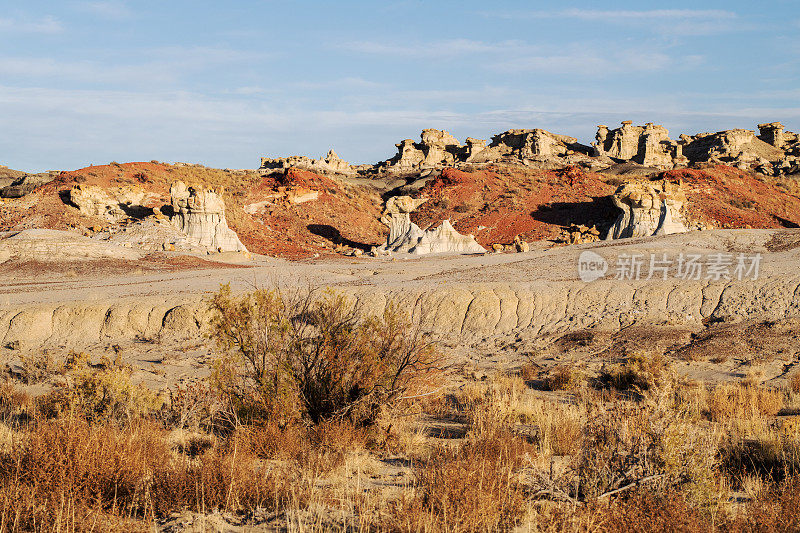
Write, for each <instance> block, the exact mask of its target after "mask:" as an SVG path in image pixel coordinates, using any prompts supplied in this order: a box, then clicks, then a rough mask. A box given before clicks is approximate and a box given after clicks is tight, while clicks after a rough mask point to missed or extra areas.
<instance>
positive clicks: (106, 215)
mask: <svg viewBox="0 0 800 533" xmlns="http://www.w3.org/2000/svg"><path fill="white" fill-rule="evenodd" d="M146 197H147V193H146V192H145V191H143V190H142V189H141V188H139V187H134V186H129V185H128V186H123V187H116V188H112V189H104V188H102V187H98V186H97V185H75V186H74V187H73V188H72V189H71V190H70V191H69V200H70V202H72V204H73V205H75V206H76V207H77V208H78V209H79V210H80V212H81V214H83V215H86V216H91V217H99V218H103V219H105V220H107V221H109V222H118V221H119V220H122V219H123V218H125V217H127V216H130V215H131V214H135V213H138V212H139V211H140V210H141V209H142V207H141V204H142V202H143V200H144V199H145V198H146Z"/></svg>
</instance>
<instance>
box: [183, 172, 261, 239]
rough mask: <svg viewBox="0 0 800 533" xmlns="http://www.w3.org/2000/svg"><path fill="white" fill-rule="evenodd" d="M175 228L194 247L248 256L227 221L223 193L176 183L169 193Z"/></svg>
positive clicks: (219, 190) (220, 190)
mask: <svg viewBox="0 0 800 533" xmlns="http://www.w3.org/2000/svg"><path fill="white" fill-rule="evenodd" d="M169 193H170V197H171V201H172V210H173V213H174V214H173V216H172V219H171V222H172V224H173V225H174V226H175V227H176V228H178V229H179V230H180V231H182V232H183V233H185V234H186V235H187V238H188V239H189V240H190V241H191V242H192V244H194V245H196V246H200V247H204V248H206V249H207V250H208V251H213V252H246V251H247V248H245V246H244V245H243V244H242V243H241V241H240V240H239V237H238V236H237V235H236V233H235V232H234V231H233V230H232V229H230V228H229V227H228V222H227V220H226V219H225V202H224V201H223V199H222V193H223V190H222V189H221V188H220V189H218V190H214V189H205V188H195V187H187V186H186V185H185V184H184V183H183V182H182V181H176V182H175V183H173V184H172V186H171V187H170V190H169Z"/></svg>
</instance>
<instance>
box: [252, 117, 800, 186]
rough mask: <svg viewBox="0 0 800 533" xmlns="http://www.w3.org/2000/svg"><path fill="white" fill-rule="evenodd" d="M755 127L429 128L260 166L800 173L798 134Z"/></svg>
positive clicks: (396, 171) (360, 171)
mask: <svg viewBox="0 0 800 533" xmlns="http://www.w3.org/2000/svg"><path fill="white" fill-rule="evenodd" d="M758 127H759V134H758V135H757V136H756V135H755V132H754V131H752V130H743V129H733V130H725V131H721V132H717V133H713V134H712V133H700V134H697V135H694V136H689V135H681V136H680V138H679V139H677V140H673V139H671V138H670V137H669V131H668V130H667V129H666V128H665V127H664V126H661V125H658V124H653V123H652V122H647V123H645V124H644V125H643V126H635V125H634V124H633V122H632V121H630V120H625V121H623V122H622V123H621V126H620V127H619V128H616V129H609V127H608V126H606V125H599V126H598V127H597V134H596V135H595V141H594V142H593V143H592V145H591V146H586V145H583V144H581V143H579V142H578V140H577V139H576V138H575V137H571V136H569V135H561V134H558V133H552V132H550V131H547V130H544V129H542V128H529V129H512V130H508V131H505V132H503V133H500V134H498V135H495V136H493V137H492V140H491V142H490V143H489V144H487V141H486V140H484V139H476V138H474V137H467V139H466V140H465V142H464V143H463V144H462V143H461V142H460V141H459V140H458V139H456V138H455V137H454V136H453V135H451V134H450V133H449V132H447V131H444V130H437V129H432V128H429V129H424V130H422V133H421V134H420V140H419V141H415V140H413V139H404V140H403V141H400V142H399V143H397V144H396V145H395V146H396V147H397V154H396V155H395V156H394V157H392V158H391V159H389V160H387V161H383V162H380V163H377V164H375V165H359V166H354V165H350V164H349V163H347V162H346V161H342V160H341V159H339V157H338V156H337V155H336V154H335V153H334V152H333V151H332V150H331V151H330V152H328V155H327V156H326V157H324V158H320V159H310V158H308V157H305V156H293V157H284V158H278V159H271V158H266V157H265V158H262V159H261V169H264V170H286V169H289V168H298V169H303V170H310V171H312V172H316V173H320V174H329V175H335V174H339V175H347V176H354V175H369V174H375V173H378V174H380V173H385V174H389V175H395V176H398V177H407V176H412V175H414V174H424V173H430V171H432V170H439V169H442V168H444V167H447V166H452V167H456V168H458V167H460V166H474V165H481V164H489V163H506V164H519V165H525V166H529V167H534V168H542V169H554V168H563V167H565V166H568V165H579V166H583V167H586V168H591V169H594V170H597V169H602V168H607V167H610V166H611V165H614V164H620V163H627V162H631V163H636V164H637V165H641V166H642V167H646V168H648V169H660V170H670V169H673V168H680V167H687V166H691V165H700V164H703V163H724V164H728V165H733V166H736V167H738V168H740V169H744V170H753V171H756V172H760V173H763V174H767V175H781V174H792V173H798V172H800V136H799V135H798V134H796V133H792V132H790V131H785V129H784V127H783V125H782V124H781V123H780V122H770V123H765V124H759V126H758Z"/></svg>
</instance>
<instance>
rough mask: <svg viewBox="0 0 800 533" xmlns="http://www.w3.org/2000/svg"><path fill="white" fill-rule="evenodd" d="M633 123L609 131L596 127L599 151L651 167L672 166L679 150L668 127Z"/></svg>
mask: <svg viewBox="0 0 800 533" xmlns="http://www.w3.org/2000/svg"><path fill="white" fill-rule="evenodd" d="M632 124H633V123H632V122H631V121H630V120H626V121H624V122H623V123H622V127H620V128H617V129H614V130H610V131H609V129H608V126H605V125H600V126H597V135H596V136H595V143H594V146H595V149H596V151H597V154H598V155H599V156H603V155H606V156H608V157H611V158H613V159H621V160H623V161H634V162H636V163H639V164H641V165H645V166H648V167H656V168H663V169H666V168H673V167H674V166H675V165H674V163H673V157H674V155H675V150H676V149H675V143H674V142H673V141H672V140H670V138H669V132H668V131H667V129H666V128H665V127H664V126H658V125H655V124H653V123H651V122H648V123H647V124H645V125H644V126H633V125H632Z"/></svg>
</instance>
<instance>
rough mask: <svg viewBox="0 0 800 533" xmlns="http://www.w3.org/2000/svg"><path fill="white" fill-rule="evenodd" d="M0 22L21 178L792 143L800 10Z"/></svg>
mask: <svg viewBox="0 0 800 533" xmlns="http://www.w3.org/2000/svg"><path fill="white" fill-rule="evenodd" d="M612 4H613V6H612ZM701 4H702V5H701ZM2 6H3V9H0V132H1V133H0V164H4V165H7V166H10V167H12V168H19V169H22V170H29V171H39V170H46V169H69V168H79V167H83V166H86V165H89V164H102V163H108V162H109V161H112V160H113V161H120V162H122V161H143V160H144V161H149V160H151V159H158V160H162V161H187V162H199V163H203V164H207V165H209V166H218V167H231V168H254V167H256V166H258V162H259V158H260V157H261V156H262V155H268V156H273V157H275V156H282V155H294V154H300V155H309V156H313V157H319V156H320V155H323V154H324V153H325V152H326V151H327V150H328V149H329V148H334V149H335V150H336V151H337V152H338V153H339V155H340V156H341V157H342V158H344V159H347V160H349V161H352V162H357V163H361V162H376V161H379V160H382V159H386V158H388V157H390V156H392V155H393V153H394V146H393V144H394V143H396V142H399V141H400V140H401V139H404V138H415V139H416V138H418V136H419V131H420V130H421V129H422V128H424V127H434V128H441V129H447V130H448V131H450V132H451V133H453V134H454V135H456V136H457V137H459V138H461V139H464V138H465V137H467V136H473V137H479V138H489V136H490V135H492V134H494V133H498V132H500V131H504V130H506V129H509V128H514V127H542V128H546V129H549V130H551V131H554V132H556V133H566V134H570V135H574V136H577V137H578V138H579V139H580V140H582V141H584V142H588V141H590V140H592V139H593V137H594V132H595V126H596V125H597V124H599V123H605V124H609V125H614V124H618V123H619V122H620V121H621V120H625V119H631V120H634V121H636V122H637V123H639V122H645V121H652V122H656V123H660V124H664V125H665V126H666V127H667V128H668V129H669V130H670V133H671V135H672V136H673V138H674V137H677V136H678V135H679V134H680V133H696V132H699V131H717V130H721V129H727V128H733V127H742V128H750V129H754V128H755V125H756V123H758V122H763V121H773V120H781V121H783V122H784V124H785V125H786V126H787V128H788V129H790V130H793V131H797V130H800V1H798V0H783V1H781V0H774V1H763V2H752V1H738V0H729V1H724V2H722V1H719V2H713V1H712V2H702V3H700V2H684V1H680V0H675V1H672V2H643V1H637V2H613V3H612V2H606V3H599V2H582V3H567V2H531V1H519V2H472V1H469V0H460V1H438V2H426V1H420V0H416V1H414V0H407V1H385V2H348V1H344V0H341V1H336V2H322V1H291V0H283V1H268V0H262V1H255V0H252V1H236V0H228V1H227V2H220V1H219V0H216V1H206V0H193V1H183V0H169V1H163V0H143V1H134V0H127V1H126V0H107V1H81V0H75V1H73V0H61V1H57V2H55V1H49V2H48V1H39V0H26V1H25V2H22V1H11V0H3V1H2Z"/></svg>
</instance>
